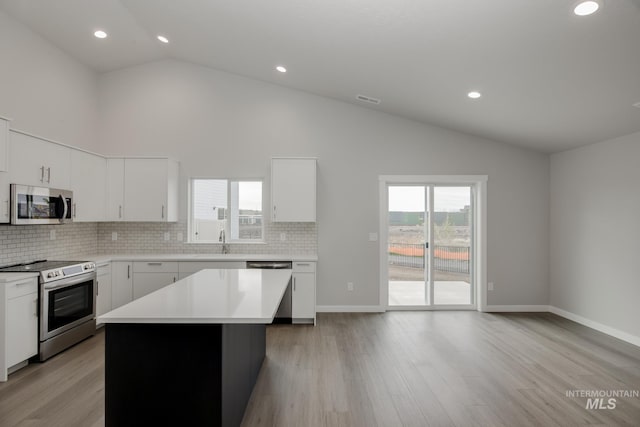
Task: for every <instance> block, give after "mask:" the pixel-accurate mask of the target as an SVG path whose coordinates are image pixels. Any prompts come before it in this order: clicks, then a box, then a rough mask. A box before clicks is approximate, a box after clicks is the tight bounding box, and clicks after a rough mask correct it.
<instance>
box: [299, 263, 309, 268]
mask: <svg viewBox="0 0 640 427" xmlns="http://www.w3.org/2000/svg"><path fill="white" fill-rule="evenodd" d="M296 265H299V266H300V267H309V265H310V264H309V263H308V262H296Z"/></svg>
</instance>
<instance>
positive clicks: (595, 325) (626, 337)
mask: <svg viewBox="0 0 640 427" xmlns="http://www.w3.org/2000/svg"><path fill="white" fill-rule="evenodd" d="M549 311H550V312H551V313H553V314H557V315H558V316H560V317H564V318H565V319H569V320H573V321H574V322H576V323H580V324H581V325H584V326H587V327H589V328H591V329H595V330H596V331H600V332H602V333H605V334H607V335H611V336H612V337H615V338H618V339H620V340H622V341H626V342H628V343H630V344H633V345H637V346H638V347H640V337H637V336H635V335H631V334H629V333H627V332H624V331H621V330H619V329H616V328H612V327H611V326H607V325H603V324H602V323H599V322H594V321H593V320H589V319H587V318H586V317H582V316H579V315H577V314H574V313H571V312H569V311H566V310H563V309H561V308H558V307H554V306H549Z"/></svg>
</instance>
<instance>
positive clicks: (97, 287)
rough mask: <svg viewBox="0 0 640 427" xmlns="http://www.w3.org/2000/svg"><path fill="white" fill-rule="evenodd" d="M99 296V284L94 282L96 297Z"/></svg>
mask: <svg viewBox="0 0 640 427" xmlns="http://www.w3.org/2000/svg"><path fill="white" fill-rule="evenodd" d="M99 295H100V282H99V281H98V280H96V296H99Z"/></svg>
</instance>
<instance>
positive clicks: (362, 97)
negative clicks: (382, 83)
mask: <svg viewBox="0 0 640 427" xmlns="http://www.w3.org/2000/svg"><path fill="white" fill-rule="evenodd" d="M356 99H357V100H358V101H362V102H368V103H369V104H376V105H378V104H380V100H379V99H377V98H372V97H370V96H365V95H356Z"/></svg>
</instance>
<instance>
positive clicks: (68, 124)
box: [0, 11, 97, 150]
mask: <svg viewBox="0 0 640 427" xmlns="http://www.w3.org/2000/svg"><path fill="white" fill-rule="evenodd" d="M0 58H1V59H0V116H4V117H9V118H11V119H13V122H12V123H11V126H12V127H13V128H14V129H19V130H23V131H27V132H30V133H33V134H36V135H38V136H43V137H46V138H48V139H53V140H55V141H58V142H62V143H65V144H69V145H74V146H77V147H83V148H86V149H89V150H95V149H96V147H97V144H96V141H97V138H96V104H97V91H96V89H97V82H96V74H95V73H94V72H93V71H91V70H90V69H89V68H87V67H85V66H84V65H82V64H80V63H79V62H77V61H75V60H74V59H72V58H71V57H70V56H68V55H67V54H66V53H65V52H63V51H61V50H59V49H58V48H56V47H54V46H53V45H52V44H51V43H49V42H48V41H46V40H44V39H43V38H42V37H40V36H39V35H37V34H35V33H33V32H32V31H31V30H29V29H27V28H26V27H25V26H24V25H22V24H21V23H19V22H17V21H15V20H14V19H13V18H10V17H8V16H7V15H6V14H5V13H4V12H2V11H0Z"/></svg>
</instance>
